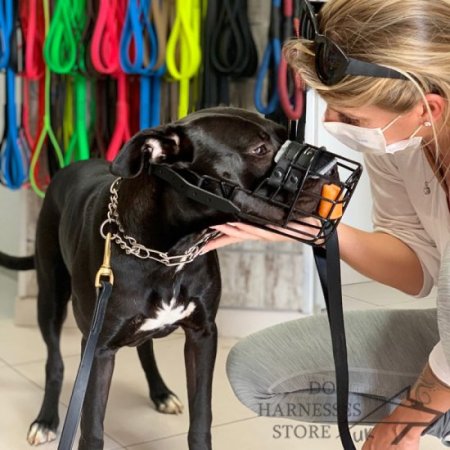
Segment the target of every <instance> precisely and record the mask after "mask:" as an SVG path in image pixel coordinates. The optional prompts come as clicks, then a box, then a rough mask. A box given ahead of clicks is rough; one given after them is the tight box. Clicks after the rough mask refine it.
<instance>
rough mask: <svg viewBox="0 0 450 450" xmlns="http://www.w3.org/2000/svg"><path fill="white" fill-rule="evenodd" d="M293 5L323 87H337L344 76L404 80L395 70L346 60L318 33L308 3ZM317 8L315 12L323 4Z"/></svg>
mask: <svg viewBox="0 0 450 450" xmlns="http://www.w3.org/2000/svg"><path fill="white" fill-rule="evenodd" d="M297 2H299V4H298V12H299V19H300V36H301V37H302V38H304V39H307V40H309V41H313V42H314V45H315V50H316V72H317V76H318V77H319V79H320V81H321V82H322V83H323V84H325V85H327V86H331V85H333V84H337V83H339V82H340V81H341V80H342V79H343V78H344V77H345V76H346V75H359V76H366V77H377V78H397V79H401V80H407V79H408V78H406V77H405V76H404V75H402V74H401V73H399V72H397V71H396V70H393V69H388V68H387V67H383V66H379V65H378V64H374V63H369V62H365V61H360V60H358V59H354V58H350V57H348V56H347V55H346V54H345V53H344V52H343V51H342V49H341V48H340V47H339V46H338V45H337V44H336V43H334V42H333V41H332V40H330V39H329V38H327V37H326V36H324V35H323V34H320V33H319V25H318V22H317V17H316V12H315V9H314V7H313V6H312V5H311V3H310V2H309V1H308V0H297ZM316 3H317V2H316ZM317 4H318V8H317V9H318V10H319V9H320V7H321V6H322V5H323V3H317Z"/></svg>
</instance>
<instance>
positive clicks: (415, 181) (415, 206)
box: [364, 147, 450, 385]
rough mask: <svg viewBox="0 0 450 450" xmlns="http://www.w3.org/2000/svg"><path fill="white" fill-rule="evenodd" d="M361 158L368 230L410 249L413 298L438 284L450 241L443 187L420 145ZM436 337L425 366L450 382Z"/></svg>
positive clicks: (449, 362) (449, 347) (449, 360)
mask: <svg viewBox="0 0 450 450" xmlns="http://www.w3.org/2000/svg"><path fill="white" fill-rule="evenodd" d="M364 162H365V168H366V170H367V172H368V175H369V178H370V184H371V190H372V196H373V223H374V230H375V231H380V232H385V233H387V234H391V235H393V236H396V237H397V238H399V239H400V240H402V241H403V242H404V243H405V244H407V245H408V246H409V247H411V248H412V249H413V250H414V251H415V252H416V254H417V256H418V258H419V260H420V263H421V265H422V269H423V273H424V283H423V287H422V289H421V291H420V293H419V294H417V295H416V296H415V297H424V296H426V295H428V294H429V292H430V291H431V289H432V287H433V285H436V286H438V280H439V271H440V267H441V261H442V259H443V256H444V255H445V251H446V247H447V243H448V242H449V241H450V211H449V207H448V205H447V197H446V194H445V192H444V189H443V188H442V187H441V186H440V184H439V182H438V180H437V178H436V177H435V176H434V175H433V171H432V169H431V167H430V165H429V163H428V161H427V159H426V156H425V154H424V153H423V151H422V149H421V148H420V147H419V148H417V149H416V150H405V151H400V152H396V153H394V154H383V155H377V154H370V155H364ZM425 181H428V182H429V187H430V189H431V193H430V194H429V195H425V193H424V183H425ZM449 249H450V246H449ZM442 278H443V277H442V276H441V283H442ZM448 282H449V284H450V273H449V278H448ZM438 295H439V286H438ZM439 303H440V302H439V301H438V314H439ZM448 303H449V305H450V298H449V299H448ZM448 319H449V320H448V321H447V322H446V324H445V326H446V328H447V327H448V328H447V330H448V334H449V335H450V316H449V318H448ZM447 323H448V325H447ZM441 324H442V322H441V323H440V325H441ZM441 331H442V330H441ZM445 334H447V333H445ZM440 337H441V340H440V341H439V343H438V344H437V345H436V346H435V348H434V349H433V351H432V352H431V354H430V358H429V364H430V367H431V369H432V370H433V372H434V374H435V375H436V376H437V377H438V378H440V379H441V380H442V381H443V382H444V383H446V384H448V385H450V339H448V342H447V339H443V334H442V333H440ZM445 355H447V357H445Z"/></svg>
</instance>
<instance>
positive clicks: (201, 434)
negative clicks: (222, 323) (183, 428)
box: [184, 323, 217, 450]
mask: <svg viewBox="0 0 450 450" xmlns="http://www.w3.org/2000/svg"><path fill="white" fill-rule="evenodd" d="M185 333H186V343H185V346H184V358H185V363H186V375H187V390H188V399H189V433H188V443H189V450H211V422H212V412H211V391H212V377H213V371H214V363H215V360H216V353H217V328H216V324H215V323H214V324H210V326H209V327H208V329H207V330H205V329H202V330H192V329H185Z"/></svg>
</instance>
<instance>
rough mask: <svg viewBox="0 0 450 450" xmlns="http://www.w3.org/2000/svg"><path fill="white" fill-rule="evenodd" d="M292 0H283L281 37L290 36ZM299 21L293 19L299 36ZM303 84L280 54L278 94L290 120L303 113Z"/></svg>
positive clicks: (286, 37) (287, 37) (298, 117)
mask: <svg viewBox="0 0 450 450" xmlns="http://www.w3.org/2000/svg"><path fill="white" fill-rule="evenodd" d="M293 3H294V2H293V0H283V16H284V36H283V39H284V40H286V39H289V38H290V37H292V23H293V15H294V14H293V9H294V5H293ZM298 27H299V23H298V20H297V22H296V21H295V19H294V31H295V35H296V36H297V37H298V36H299V31H298V30H299V28H298ZM290 77H292V80H293V83H294V94H293V97H294V98H293V102H291V95H290V93H289V81H290ZM303 89H304V84H303V81H302V79H301V77H300V75H299V74H298V73H296V72H295V70H294V69H291V68H289V67H288V64H287V62H286V59H285V57H284V55H283V54H282V56H281V61H280V65H279V67H278V94H279V96H280V103H281V107H282V108H283V111H284V113H285V114H286V117H287V118H288V119H290V120H299V119H300V117H301V116H302V115H303V110H304V104H303V103H304V102H303Z"/></svg>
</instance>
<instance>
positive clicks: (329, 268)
mask: <svg viewBox="0 0 450 450" xmlns="http://www.w3.org/2000/svg"><path fill="white" fill-rule="evenodd" d="M313 252H314V259H315V263H316V267H317V271H318V273H319V279H320V284H321V287H322V291H323V296H324V298H325V303H326V306H327V314H328V322H329V324H330V332H331V341H332V345H333V358H334V366H335V371H336V396H337V422H338V429H339V437H340V439H341V442H342V445H343V448H344V450H356V448H355V445H354V443H353V441H352V438H351V435H350V430H349V428H348V427H349V425H348V393H349V374H348V359H347V344H346V340H345V324H344V313H343V308H342V284H341V269H340V262H339V261H340V256H339V241H338V236H337V232H336V231H335V232H334V233H332V234H331V236H330V238H329V239H328V241H327V243H326V244H325V247H317V246H315V247H314V248H313Z"/></svg>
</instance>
